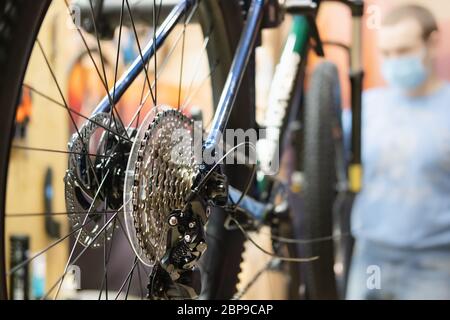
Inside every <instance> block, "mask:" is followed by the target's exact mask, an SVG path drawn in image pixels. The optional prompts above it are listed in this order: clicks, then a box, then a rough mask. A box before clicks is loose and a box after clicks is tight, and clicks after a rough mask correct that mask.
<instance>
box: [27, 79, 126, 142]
mask: <svg viewBox="0 0 450 320" xmlns="http://www.w3.org/2000/svg"><path fill="white" fill-rule="evenodd" d="M23 86H24V87H25V88H27V89H29V90H30V91H32V92H34V93H36V94H37V95H39V96H41V97H42V98H44V99H46V100H48V101H50V102H53V103H54V104H55V105H57V106H58V107H61V108H64V109H66V107H65V106H64V104H62V103H61V102H59V101H57V100H56V99H54V98H52V97H50V96H48V95H46V94H45V93H43V92H42V91H40V90H38V89H36V88H34V87H32V86H30V85H29V84H25V83H24V84H23ZM67 108H68V109H69V110H70V112H72V113H74V114H76V115H77V116H79V117H81V118H83V119H85V120H87V121H89V122H92V123H93V124H95V125H97V126H99V127H101V128H102V129H105V130H106V131H108V132H110V133H111V134H113V135H115V136H116V137H118V138H120V139H122V140H125V141H127V142H132V141H131V140H130V139H128V138H127V137H124V136H122V135H120V134H119V133H117V132H114V131H112V130H111V129H109V128H108V127H106V126H104V125H103V124H101V123H100V122H97V121H95V120H93V119H90V118H89V117H87V116H85V115H83V114H81V113H79V112H78V111H76V110H75V109H73V108H71V107H69V106H68V107H67Z"/></svg>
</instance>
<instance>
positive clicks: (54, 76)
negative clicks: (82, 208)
mask: <svg viewBox="0 0 450 320" xmlns="http://www.w3.org/2000/svg"><path fill="white" fill-rule="evenodd" d="M36 42H37V44H38V47H39V49H40V51H41V53H42V55H43V57H44V60H45V63H46V65H47V67H48V69H49V71H50V74H51V76H52V78H53V81H54V83H55V85H56V87H57V89H58V92H59V94H60V96H61V99H62V100H63V103H64V107H65V108H66V110H67V113H68V114H69V117H70V120H71V121H72V124H73V126H74V127H75V129H76V132H77V134H78V137H82V135H81V134H80V130H79V128H78V126H77V124H76V122H75V119H74V118H73V115H72V113H71V112H70V110H69V105H68V104H67V101H66V99H65V98H64V94H63V92H62V89H61V86H60V85H59V82H58V80H57V78H56V75H55V73H54V71H53V69H52V67H51V65H50V62H49V60H48V58H47V55H46V54H45V51H44V47H43V46H42V44H41V42H40V41H39V39H37V40H36ZM88 150H89V148H88V147H87V146H86V145H85V144H84V143H83V151H85V152H86V153H88ZM87 161H88V164H89V169H90V170H92V173H93V175H94V179H95V181H96V182H97V184H98V185H99V184H100V183H99V181H98V178H97V174H96V172H95V170H94V166H93V165H92V161H91V158H90V157H87Z"/></svg>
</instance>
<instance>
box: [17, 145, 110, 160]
mask: <svg viewBox="0 0 450 320" xmlns="http://www.w3.org/2000/svg"><path fill="white" fill-rule="evenodd" d="M11 149H19V150H28V151H39V152H50V153H61V154H75V155H82V156H85V155H87V156H92V157H101V158H111V156H105V155H97V154H92V153H84V152H75V151H63V150H55V149H47V148H35V147H26V146H18V145H12V146H11Z"/></svg>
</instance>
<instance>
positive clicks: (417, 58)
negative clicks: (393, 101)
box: [382, 54, 428, 91]
mask: <svg viewBox="0 0 450 320" xmlns="http://www.w3.org/2000/svg"><path fill="white" fill-rule="evenodd" d="M423 56H424V54H420V55H410V56H405V57H400V58H390V59H386V60H385V61H384V62H383V65H382V73H383V76H384V79H385V80H386V81H387V83H388V84H389V85H390V86H392V87H394V88H397V89H401V90H406V91H407V90H413V89H416V88H417V87H419V86H420V85H422V84H423V83H424V82H425V80H426V79H427V77H428V71H427V69H426V67H425V66H424V64H423Z"/></svg>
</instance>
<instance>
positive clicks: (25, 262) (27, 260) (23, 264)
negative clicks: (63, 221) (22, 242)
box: [6, 218, 93, 276]
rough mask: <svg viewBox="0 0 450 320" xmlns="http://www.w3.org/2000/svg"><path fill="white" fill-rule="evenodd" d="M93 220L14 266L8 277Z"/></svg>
mask: <svg viewBox="0 0 450 320" xmlns="http://www.w3.org/2000/svg"><path fill="white" fill-rule="evenodd" d="M92 221H93V220H92V219H91V218H89V221H87V222H86V223H85V224H81V225H80V226H78V227H76V228H75V229H74V230H72V231H71V232H69V233H68V234H66V235H65V236H64V237H61V238H59V239H58V240H56V241H55V242H52V243H51V244H50V245H48V246H47V247H45V248H44V249H42V250H41V251H39V252H38V253H36V254H34V255H33V256H32V257H30V258H28V259H26V260H24V261H22V262H21V263H19V264H18V265H16V266H14V267H13V268H11V270H9V271H8V272H7V274H6V275H7V276H9V275H11V274H13V273H15V272H16V271H18V270H20V269H22V268H23V267H24V266H26V265H27V264H29V263H30V262H31V261H33V260H34V259H36V258H37V257H39V256H40V255H42V254H44V253H45V252H47V251H48V250H50V249H51V248H53V247H54V246H56V245H58V244H59V243H61V242H62V241H64V240H65V239H67V238H69V237H70V236H71V235H73V234H74V233H76V232H77V231H78V230H80V229H82V228H84V227H85V226H87V225H88V224H89V223H91V222H92Z"/></svg>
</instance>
